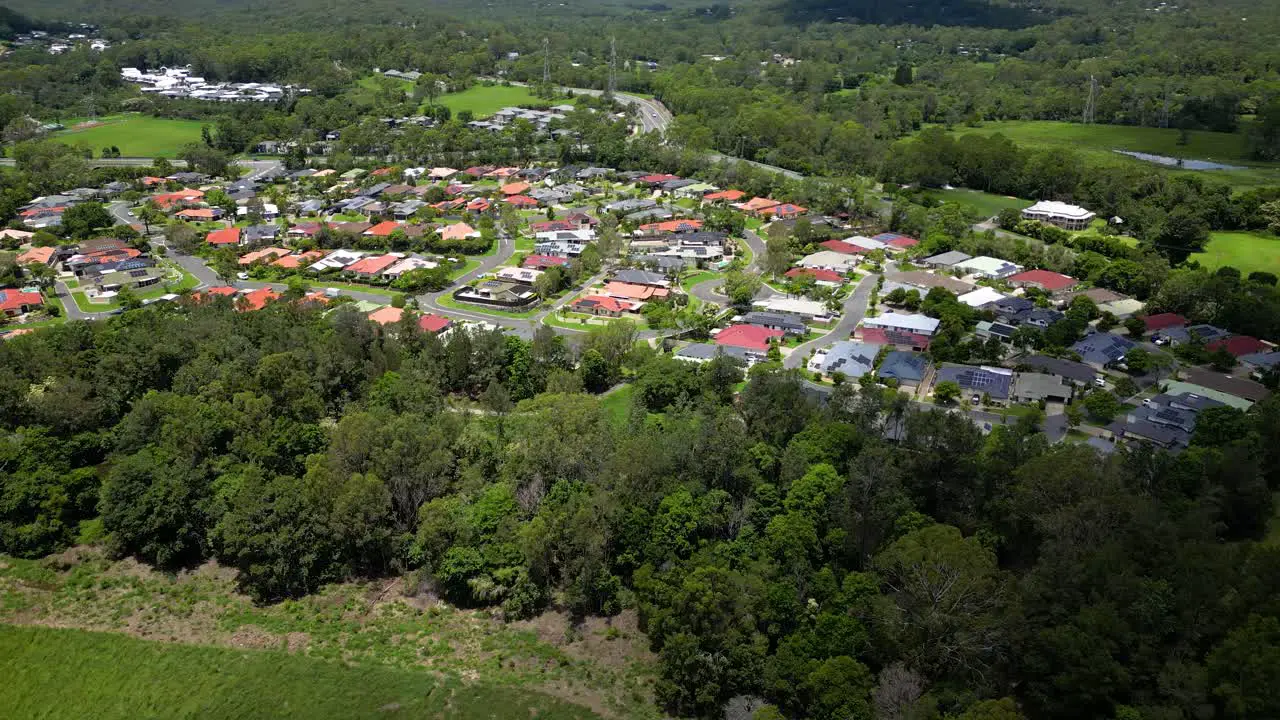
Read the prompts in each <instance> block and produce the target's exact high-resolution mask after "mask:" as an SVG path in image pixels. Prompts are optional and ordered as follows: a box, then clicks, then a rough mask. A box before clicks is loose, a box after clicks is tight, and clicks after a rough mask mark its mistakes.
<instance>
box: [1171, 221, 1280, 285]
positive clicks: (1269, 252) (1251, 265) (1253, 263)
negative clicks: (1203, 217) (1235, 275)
mask: <svg viewBox="0 0 1280 720" xmlns="http://www.w3.org/2000/svg"><path fill="white" fill-rule="evenodd" d="M1191 259H1192V260H1196V261H1199V263H1200V264H1201V265H1204V266H1205V267H1207V268H1219V267H1222V266H1224V265H1230V266H1231V267H1233V268H1235V269H1237V270H1239V271H1240V272H1241V273H1242V274H1244V275H1246V276H1247V275H1248V274H1249V273H1251V272H1253V271H1255V270H1261V271H1264V272H1269V273H1274V274H1276V275H1280V238H1277V237H1276V236H1274V235H1264V234H1262V233H1249V232H1216V233H1213V234H1212V236H1211V239H1210V240H1209V245H1208V246H1207V247H1205V251H1204V252H1202V253H1196V254H1195V255H1192V256H1191Z"/></svg>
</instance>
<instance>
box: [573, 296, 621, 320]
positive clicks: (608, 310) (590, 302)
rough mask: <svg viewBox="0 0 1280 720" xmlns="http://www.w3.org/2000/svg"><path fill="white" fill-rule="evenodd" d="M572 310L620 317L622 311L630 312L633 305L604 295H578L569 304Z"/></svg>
mask: <svg viewBox="0 0 1280 720" xmlns="http://www.w3.org/2000/svg"><path fill="white" fill-rule="evenodd" d="M569 307H570V308H571V309H572V310H573V311H574V312H580V313H587V314H588V315H603V316H605V317H615V318H616V317H621V316H622V313H624V312H631V311H632V310H633V309H634V308H635V306H634V305H633V304H632V303H629V302H626V301H625V300H618V299H617V298H611V297H607V296H605V295H587V296H585V297H580V298H578V299H577V300H575V301H574V302H573V304H572V305H570V306H569Z"/></svg>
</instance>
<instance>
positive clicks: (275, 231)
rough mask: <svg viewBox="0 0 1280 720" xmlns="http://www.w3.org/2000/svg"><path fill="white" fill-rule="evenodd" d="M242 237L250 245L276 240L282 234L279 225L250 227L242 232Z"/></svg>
mask: <svg viewBox="0 0 1280 720" xmlns="http://www.w3.org/2000/svg"><path fill="white" fill-rule="evenodd" d="M240 234H241V236H242V237H243V238H244V241H245V243H246V244H248V245H252V244H254V243H260V242H266V241H268V240H275V239H276V236H277V235H279V234H280V226H278V225H250V226H248V227H246V228H244V229H243V230H242V231H241V233H240Z"/></svg>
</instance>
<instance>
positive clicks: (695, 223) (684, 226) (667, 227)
mask: <svg viewBox="0 0 1280 720" xmlns="http://www.w3.org/2000/svg"><path fill="white" fill-rule="evenodd" d="M638 229H639V230H640V232H666V233H682V232H697V231H698V230H701V229H702V221H701V220H664V221H662V222H655V223H646V224H644V225H641V226H640V227H639V228H638Z"/></svg>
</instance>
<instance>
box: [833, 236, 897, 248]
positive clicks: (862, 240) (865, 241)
mask: <svg viewBox="0 0 1280 720" xmlns="http://www.w3.org/2000/svg"><path fill="white" fill-rule="evenodd" d="M842 242H844V243H845V244H846V245H852V246H853V247H855V248H858V250H859V251H860V252H871V251H872V250H880V251H882V252H888V249H889V246H888V245H887V244H885V243H882V242H880V241H879V240H874V239H872V238H869V237H863V236H861V235H854V236H853V237H848V238H845V239H844V240H843V241H842Z"/></svg>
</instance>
